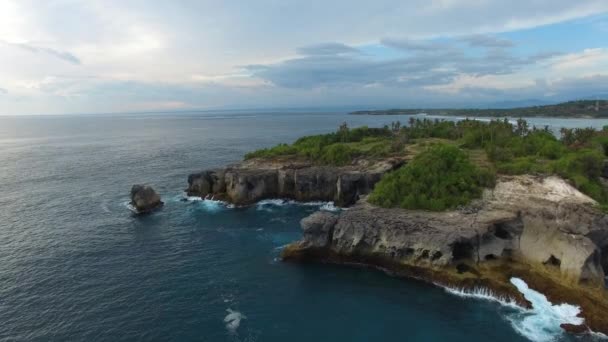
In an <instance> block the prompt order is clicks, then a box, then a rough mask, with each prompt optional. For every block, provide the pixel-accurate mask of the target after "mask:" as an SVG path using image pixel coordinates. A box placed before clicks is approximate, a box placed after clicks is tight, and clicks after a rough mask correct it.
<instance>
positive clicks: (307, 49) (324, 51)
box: [296, 43, 360, 56]
mask: <svg viewBox="0 0 608 342" xmlns="http://www.w3.org/2000/svg"><path fill="white" fill-rule="evenodd" d="M296 51H297V52H298V54H300V55H307V56H323V55H343V54H357V53H360V51H359V50H357V49H355V48H353V47H351V46H348V45H346V44H342V43H321V44H315V45H309V46H304V47H300V48H298V49H297V50H296Z"/></svg>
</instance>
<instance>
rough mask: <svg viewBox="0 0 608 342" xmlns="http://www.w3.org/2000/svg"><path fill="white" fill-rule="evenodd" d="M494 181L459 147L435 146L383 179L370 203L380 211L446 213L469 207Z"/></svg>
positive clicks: (487, 172) (489, 173)
mask: <svg viewBox="0 0 608 342" xmlns="http://www.w3.org/2000/svg"><path fill="white" fill-rule="evenodd" d="M494 181H495V175H494V174H493V173H491V172H489V171H488V170H483V169H480V168H478V167H476V166H475V165H473V163H471V161H470V160H469V157H468V156H467V154H466V153H465V152H464V151H462V150H461V149H459V148H458V147H456V146H453V145H445V144H437V145H434V146H432V147H430V148H429V149H427V150H426V151H424V152H422V153H420V154H418V155H417V156H416V157H415V158H414V159H413V160H412V161H411V162H409V163H408V164H407V165H406V166H404V167H402V168H400V169H398V170H397V171H395V172H391V173H390V174H388V175H386V176H384V177H383V178H382V180H381V181H380V182H379V183H378V184H377V185H376V187H375V189H374V191H373V193H372V194H371V195H370V198H369V200H370V202H371V203H374V204H377V205H380V206H383V207H401V208H405V209H429V210H445V209H448V208H454V207H456V206H459V205H465V204H467V203H469V202H470V201H471V200H472V199H474V198H476V197H479V195H481V191H482V189H483V188H484V187H491V186H494Z"/></svg>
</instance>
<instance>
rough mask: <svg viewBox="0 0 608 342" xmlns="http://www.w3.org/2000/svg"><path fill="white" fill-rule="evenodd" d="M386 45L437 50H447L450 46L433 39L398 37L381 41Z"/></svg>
mask: <svg viewBox="0 0 608 342" xmlns="http://www.w3.org/2000/svg"><path fill="white" fill-rule="evenodd" d="M380 43H381V44H382V45H384V46H388V47H392V48H396V49H401V50H410V51H437V50H445V49H447V48H448V47H449V45H446V44H444V43H437V42H432V41H424V40H413V39H407V38H403V39H396V38H384V39H382V40H381V41H380Z"/></svg>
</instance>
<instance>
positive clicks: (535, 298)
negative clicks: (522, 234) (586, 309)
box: [445, 278, 606, 342]
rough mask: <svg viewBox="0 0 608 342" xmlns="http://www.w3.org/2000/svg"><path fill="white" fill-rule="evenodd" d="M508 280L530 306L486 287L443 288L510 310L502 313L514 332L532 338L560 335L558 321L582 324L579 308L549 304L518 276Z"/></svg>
mask: <svg viewBox="0 0 608 342" xmlns="http://www.w3.org/2000/svg"><path fill="white" fill-rule="evenodd" d="M511 283H512V284H513V285H514V286H515V287H516V288H517V289H518V290H519V292H521V293H522V294H523V295H524V297H525V298H526V299H527V300H528V301H530V303H532V309H529V310H528V309H524V308H522V307H519V306H517V305H516V304H515V302H514V301H513V300H512V299H510V298H504V297H500V296H496V295H495V294H494V293H493V292H492V291H490V290H488V289H483V288H479V289H474V290H462V289H452V288H445V290H446V291H447V292H449V293H451V294H454V295H457V296H460V297H467V298H477V299H482V300H489V301H493V302H497V303H500V304H501V305H504V306H508V307H509V308H512V309H514V310H512V311H511V312H509V313H507V314H506V316H507V319H508V320H509V322H510V323H511V325H512V326H513V329H515V331H517V332H518V333H519V334H521V335H522V336H524V337H526V338H528V339H530V340H532V341H538V342H549V341H556V340H558V339H559V337H560V336H562V335H563V334H564V331H563V329H562V328H561V327H560V325H561V324H563V323H569V324H575V325H579V324H583V323H584V319H583V318H581V317H578V316H577V315H578V314H579V313H580V307H578V306H576V305H570V304H553V303H551V302H549V301H548V300H547V297H546V296H545V295H544V294H542V293H540V292H538V291H535V290H532V289H531V288H529V287H528V284H526V282H525V281H523V280H522V279H519V278H511ZM591 335H592V336H593V339H594V340H604V339H605V338H606V336H605V335H603V334H599V333H592V334H591Z"/></svg>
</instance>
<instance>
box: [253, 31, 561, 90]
mask: <svg viewBox="0 0 608 342" xmlns="http://www.w3.org/2000/svg"><path fill="white" fill-rule="evenodd" d="M382 42H383V44H385V45H386V46H388V47H399V48H401V49H406V50H408V52H410V53H409V54H407V55H403V56H400V57H397V58H390V59H377V58H373V56H372V57H370V56H367V55H310V56H302V57H298V58H292V59H287V60H284V61H281V62H277V63H269V64H257V65H249V66H246V67H245V69H246V70H247V71H249V72H250V73H251V74H252V75H253V76H255V77H258V78H261V79H264V80H267V81H268V82H270V83H272V84H274V85H276V86H280V87H288V88H318V87H327V86H344V85H347V84H351V85H353V84H355V85H361V86H369V85H372V84H383V85H390V86H394V87H400V88H403V87H419V86H432V85H435V86H436V85H445V84H450V83H452V82H454V81H455V80H456V79H457V77H459V76H461V75H470V76H472V77H481V76H487V75H508V74H513V73H515V72H517V71H518V70H521V69H522V68H525V67H529V66H533V65H536V64H538V63H540V62H542V61H544V60H548V59H551V58H554V57H555V56H556V55H557V54H555V53H546V54H534V55H530V56H516V55H515V54H513V53H512V52H510V51H509V50H506V49H503V48H491V49H488V50H487V52H486V54H485V55H481V56H480V55H473V54H469V53H467V51H466V49H464V48H461V47H457V46H455V45H453V44H450V43H448V42H442V43H438V42H434V41H422V40H418V41H410V40H388V39H387V40H383V41H382Z"/></svg>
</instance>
